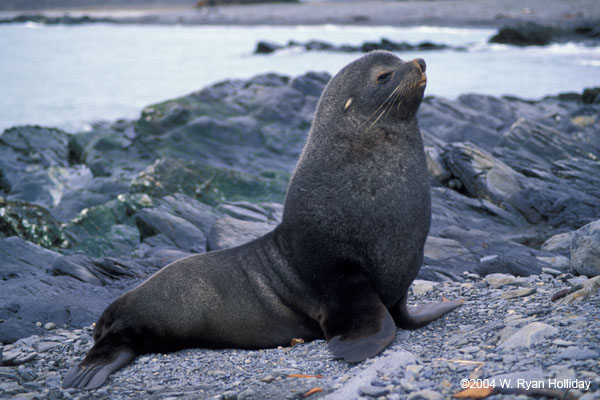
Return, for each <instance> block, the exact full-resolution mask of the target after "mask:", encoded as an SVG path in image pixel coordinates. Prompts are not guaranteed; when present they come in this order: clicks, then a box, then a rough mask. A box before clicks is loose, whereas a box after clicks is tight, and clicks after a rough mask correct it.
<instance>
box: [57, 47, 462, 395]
mask: <svg viewBox="0 0 600 400" xmlns="http://www.w3.org/2000/svg"><path fill="white" fill-rule="evenodd" d="M425 83H426V77H425V62H424V61H423V60H421V59H417V60H413V61H409V62H404V61H402V60H400V59H399V58H398V57H396V56H395V55H393V54H392V53H389V52H383V51H377V52H372V53H369V54H367V55H365V56H363V57H361V58H359V59H358V60H356V61H354V62H352V63H350V64H349V65H347V66H346V67H344V68H343V69H342V70H341V71H340V72H339V73H338V74H336V76H334V77H333V78H332V79H331V81H330V82H329V83H328V85H327V87H326V88H325V90H324V92H323V94H322V95H321V99H320V100H319V104H318V106H317V111H316V114H315V119H314V121H313V125H312V128H311V131H310V133H309V136H308V139H307V142H306V145H305V147H304V150H303V152H302V155H301V156H300V159H299V161H298V165H297V167H296V170H295V172H294V174H293V176H292V179H291V181H290V185H289V187H288V192H287V195H286V201H285V206H284V213H283V219H282V222H281V224H280V225H279V226H277V227H276V228H275V230H273V231H272V232H270V233H268V234H267V235H265V236H263V237H261V238H259V239H256V240H254V241H252V242H249V243H247V244H245V245H242V246H239V247H236V248H232V249H226V250H221V251H217V252H211V253H206V254H201V255H194V256H190V257H187V258H184V259H181V260H178V261H176V262H174V263H172V264H170V265H168V266H166V267H165V268H163V269H162V270H160V271H159V272H157V273H156V274H154V275H153V276H152V277H151V278H149V279H148V280H147V281H146V282H144V283H143V284H141V285H140V286H138V287H137V288H135V289H133V290H131V291H129V292H127V293H125V294H124V295H122V296H121V297H119V298H118V299H117V300H115V301H114V302H113V303H112V304H111V305H110V306H109V307H108V308H107V309H106V310H105V311H104V313H103V314H102V316H101V317H100V319H99V321H98V323H97V324H96V327H95V331H94V339H95V344H94V346H93V347H92V349H91V350H90V351H89V353H88V354H87V356H86V357H85V359H84V360H83V361H82V362H81V364H79V365H78V366H77V367H74V368H73V369H71V370H70V371H69V372H68V373H67V375H66V376H65V379H64V382H63V387H80V388H87V389H91V388H95V387H98V386H100V385H102V383H104V381H105V380H106V379H107V377H108V375H109V374H110V373H112V372H113V371H115V370H117V369H119V368H121V367H122V366H123V365H126V364H127V363H128V362H129V361H131V360H132V359H133V358H135V357H136V356H137V355H139V354H144V353H149V352H169V351H175V350H178V349H181V348H185V347H217V348H223V347H235V348H265V347H274V346H279V345H288V344H289V343H290V340H291V339H292V338H298V337H301V338H303V339H305V340H313V339H316V338H325V339H327V341H328V345H329V348H330V349H331V351H332V352H333V354H334V356H336V357H338V358H344V359H345V360H346V361H349V362H358V361H362V360H364V359H366V358H368V357H371V356H374V355H376V354H378V353H379V352H380V351H381V350H383V349H384V348H385V347H386V346H387V345H388V344H389V343H390V342H391V341H392V340H393V339H394V337H395V332H396V326H402V327H407V328H416V327H419V326H423V325H425V324H427V323H429V322H430V321H432V320H435V319H437V318H439V317H440V316H442V315H444V314H445V313H447V312H448V311H450V310H452V309H454V308H456V307H458V306H459V305H460V304H461V303H460V302H443V303H434V304H428V305H424V306H421V307H416V308H411V309H409V308H408V307H407V306H406V297H407V293H408V288H409V286H410V284H411V282H412V281H413V279H414V278H415V276H416V275H417V273H418V271H419V268H420V266H421V263H422V260H423V247H424V244H425V240H426V237H427V233H428V230H429V224H430V218H431V217H430V216H431V209H430V207H431V201H430V197H429V196H430V195H429V186H428V175H427V168H426V163H425V154H424V151H423V144H422V141H421V134H420V132H419V129H418V125H417V120H416V118H415V114H416V111H417V109H418V107H419V105H420V103H421V100H422V98H423V93H424V90H425Z"/></svg>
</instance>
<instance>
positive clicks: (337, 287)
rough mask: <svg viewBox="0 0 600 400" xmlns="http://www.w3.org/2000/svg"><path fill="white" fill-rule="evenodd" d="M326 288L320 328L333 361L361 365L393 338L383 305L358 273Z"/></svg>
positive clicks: (388, 315) (391, 323) (390, 319)
mask: <svg viewBox="0 0 600 400" xmlns="http://www.w3.org/2000/svg"><path fill="white" fill-rule="evenodd" d="M336 281H337V282H336V283H335V284H333V285H332V286H331V287H329V289H328V290H329V294H330V297H329V298H330V301H329V304H326V305H325V306H324V308H323V313H322V318H321V328H322V330H323V333H324V334H325V338H326V339H327V341H328V345H329V349H330V350H331V352H332V353H333V355H334V356H335V358H343V359H344V360H346V361H347V362H360V361H363V360H365V359H367V358H369V357H373V356H375V355H377V354H379V353H380V352H381V351H382V350H383V349H385V348H386V347H387V345H389V344H390V343H391V342H392V341H393V340H394V338H395V337H396V326H395V325H394V320H393V318H392V316H391V315H390V313H389V312H388V310H387V308H386V307H385V305H384V304H383V303H382V302H381V300H380V299H379V296H378V295H377V293H376V292H375V291H374V290H373V288H372V287H371V285H370V283H369V281H368V280H367V279H366V278H365V277H364V276H363V275H360V274H354V275H346V276H344V277H342V278H340V279H338V280H336Z"/></svg>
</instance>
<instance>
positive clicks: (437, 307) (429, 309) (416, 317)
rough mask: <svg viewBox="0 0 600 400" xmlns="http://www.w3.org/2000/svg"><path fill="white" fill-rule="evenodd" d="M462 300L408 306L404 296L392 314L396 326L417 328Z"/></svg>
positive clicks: (459, 303) (451, 308) (446, 311)
mask: <svg viewBox="0 0 600 400" xmlns="http://www.w3.org/2000/svg"><path fill="white" fill-rule="evenodd" d="M463 303H464V300H458V301H441V302H439V303H426V304H421V305H419V306H413V307H410V308H409V307H408V306H407V304H406V296H405V297H404V299H402V301H401V302H400V304H398V305H397V306H396V307H395V308H394V309H393V310H392V315H393V317H394V321H395V322H396V325H397V326H398V328H404V329H417V328H421V327H423V326H425V325H427V324H429V323H430V322H433V321H435V320H437V319H439V318H440V317H442V316H443V315H445V314H447V313H449V312H450V311H452V310H454V309H455V308H458V307H460V306H462V305H463Z"/></svg>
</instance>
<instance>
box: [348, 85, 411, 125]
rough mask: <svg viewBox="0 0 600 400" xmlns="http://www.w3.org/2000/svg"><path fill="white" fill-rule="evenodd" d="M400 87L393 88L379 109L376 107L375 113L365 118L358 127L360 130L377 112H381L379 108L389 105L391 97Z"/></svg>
mask: <svg viewBox="0 0 600 400" xmlns="http://www.w3.org/2000/svg"><path fill="white" fill-rule="evenodd" d="M400 87H401V85H398V86H396V88H394V90H393V91H392V93H390V95H389V96H388V97H387V98H386V99H385V100H383V101H382V102H381V105H380V106H379V107H377V109H376V110H375V111H373V113H372V114H371V115H370V116H369V118H367V119H366V120H365V121H364V122H363V123H362V124H360V125H359V126H358V127H359V128H362V126H363V125H365V124H366V123H367V122H369V121H370V120H371V118H373V117H374V116H375V115H376V114H377V113H378V112H379V110H381V107H384V106H386V105H388V104H389V103H388V101H389V100H390V98H392V96H394V94H395V93H396V91H398V90H399V89H400ZM392 104H393V102H392ZM378 119H379V118H378ZM369 129H370V128H369Z"/></svg>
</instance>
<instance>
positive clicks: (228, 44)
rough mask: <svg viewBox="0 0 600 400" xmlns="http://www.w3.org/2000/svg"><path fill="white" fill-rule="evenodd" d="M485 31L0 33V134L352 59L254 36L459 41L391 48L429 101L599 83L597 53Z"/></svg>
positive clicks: (77, 126) (107, 115) (69, 125)
mask: <svg viewBox="0 0 600 400" xmlns="http://www.w3.org/2000/svg"><path fill="white" fill-rule="evenodd" d="M493 34H494V31H493V30H489V29H462V28H460V29H459V28H439V27H414V28H397V27H367V26H332V25H321V26H295V27H284V26H255V27H241V26H152V25H111V24H94V25H82V26H43V25H38V24H33V23H27V24H7V25H1V26H0V131H2V130H4V129H5V128H8V127H11V126H15V125H20V124H39V125H47V126H58V127H61V128H63V129H66V130H68V131H73V132H74V131H78V130H83V129H86V127H87V126H89V124H90V123H91V122H93V121H98V120H114V119H118V118H137V117H138V116H139V113H140V111H141V109H142V108H143V107H144V106H146V105H149V104H152V103H156V102H160V101H164V100H167V99H170V98H173V97H177V96H182V95H185V94H187V93H190V92H192V91H195V90H198V89H201V88H203V87H205V86H207V85H210V84H212V83H215V82H218V81H221V80H224V79H229V78H249V77H251V76H254V75H257V74H260V73H266V72H278V73H282V74H286V75H290V76H295V75H298V74H302V73H304V72H306V71H310V70H313V71H328V72H330V73H332V74H333V73H335V72H337V71H338V70H339V69H340V68H341V67H343V66H344V65H345V64H347V63H348V62H349V61H351V60H353V59H355V58H357V57H359V56H360V54H358V53H352V54H342V53H325V52H304V51H299V50H298V49H288V50H284V51H280V52H277V53H274V54H270V55H254V54H253V50H254V48H255V46H256V43H257V42H258V41H259V40H270V41H274V42H277V43H281V44H284V43H286V42H287V41H288V40H297V41H307V40H310V39H320V40H326V41H329V42H332V43H336V44H342V43H347V44H355V45H356V44H360V43H362V42H364V41H367V40H376V41H378V40H379V39H381V38H382V37H385V38H388V39H391V40H394V41H408V42H409V43H413V44H416V43H419V42H421V41H426V40H428V41H432V42H436V43H445V44H449V45H453V46H465V47H467V51H462V52H461V51H451V50H443V51H428V52H407V53H400V54H399V56H400V57H401V58H404V59H408V60H410V59H412V58H416V57H422V58H424V59H425V60H426V62H427V74H428V86H427V90H426V94H427V95H435V96H444V97H448V98H455V97H456V96H458V95H460V94H463V93H483V94H490V95H496V96H497V95H514V96H519V97H522V98H527V99H536V98H541V97H543V96H545V95H552V94H557V93H560V92H567V91H581V90H582V89H583V88H585V87H591V86H600V47H585V46H583V45H578V44H573V43H567V44H561V45H551V46H546V47H528V48H516V47H511V46H504V45H489V44H487V39H488V38H489V37H490V36H491V35H493Z"/></svg>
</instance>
